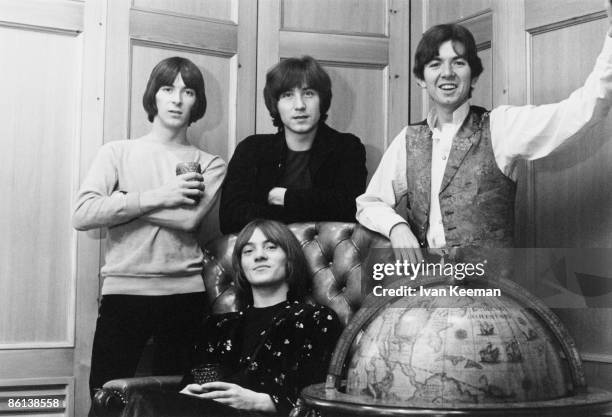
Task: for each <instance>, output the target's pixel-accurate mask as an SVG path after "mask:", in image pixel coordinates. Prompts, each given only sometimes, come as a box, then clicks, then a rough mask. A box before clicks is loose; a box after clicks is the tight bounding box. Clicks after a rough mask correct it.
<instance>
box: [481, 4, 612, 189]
mask: <svg viewBox="0 0 612 417" xmlns="http://www.w3.org/2000/svg"><path fill="white" fill-rule="evenodd" d="M610 1H611V0H606V1H605V6H606V10H607V13H608V22H609V26H608V31H607V36H606V37H605V41H604V46H603V49H602V51H601V53H600V54H599V56H598V58H597V60H596V62H595V65H594V67H593V71H592V72H591V74H590V75H589V76H588V77H587V79H586V81H585V83H584V85H583V86H582V87H580V88H578V89H577V90H575V91H574V92H573V93H572V94H571V95H570V96H569V97H568V98H566V99H565V100H563V101H561V102H559V103H552V104H545V105H539V106H534V105H527V106H499V107H497V108H495V109H493V110H492V111H491V142H492V145H493V152H494V154H495V160H496V161H497V165H498V166H499V168H500V169H501V170H502V172H504V174H506V175H507V176H509V177H511V178H514V176H515V175H514V174H515V173H514V172H513V170H514V162H515V161H516V160H517V159H527V160H535V159H538V158H542V157H545V156H546V155H548V154H550V153H551V152H552V151H553V150H555V149H556V148H557V147H559V146H560V145H561V144H562V143H563V142H565V141H566V140H567V139H569V138H570V137H572V136H573V135H575V134H576V133H577V132H578V131H579V130H581V129H582V128H584V127H585V126H590V125H592V124H594V123H596V122H598V121H600V120H601V119H603V118H604V117H605V116H606V114H607V113H608V110H609V108H610V104H611V103H612V5H611V4H610Z"/></svg>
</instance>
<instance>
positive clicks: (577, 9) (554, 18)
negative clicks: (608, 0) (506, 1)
mask: <svg viewBox="0 0 612 417" xmlns="http://www.w3.org/2000/svg"><path fill="white" fill-rule="evenodd" d="M603 6H604V2H602V1H601V0H563V3H562V4H559V3H552V2H551V1H550V0H526V1H525V27H526V28H527V30H532V29H534V28H538V27H542V26H548V25H553V24H558V23H559V22H563V21H566V20H574V19H577V18H579V17H580V16H585V15H588V14H591V13H598V12H602V11H603ZM603 15H604V16H605V13H603Z"/></svg>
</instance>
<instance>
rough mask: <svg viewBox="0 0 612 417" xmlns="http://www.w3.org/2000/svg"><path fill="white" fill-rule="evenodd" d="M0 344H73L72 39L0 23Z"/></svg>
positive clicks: (75, 96)
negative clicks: (0, 200)
mask: <svg viewBox="0 0 612 417" xmlns="http://www.w3.org/2000/svg"><path fill="white" fill-rule="evenodd" d="M0 50H2V53H3V61H4V62H5V63H12V65H2V66H0V77H1V78H2V79H3V80H5V85H4V94H5V95H6V97H11V99H10V100H1V101H0V138H2V143H3V149H4V150H5V151H4V152H2V153H0V178H1V180H0V192H1V193H2V195H4V196H5V198H6V199H5V203H4V204H2V205H0V234H1V235H2V236H3V239H2V242H1V243H0V277H2V279H1V280H0V305H2V306H3V313H2V314H1V315H0V347H1V348H8V347H22V346H49V345H57V346H70V345H72V344H73V339H74V335H73V331H74V302H75V299H74V298H75V285H76V283H75V276H74V266H73V263H74V257H75V253H74V251H75V245H74V237H75V233H74V231H73V230H72V226H71V219H70V213H71V205H72V192H73V189H72V184H73V182H74V181H76V178H75V176H76V173H75V170H76V166H77V165H76V162H75V161H76V155H77V154H76V152H75V151H76V149H77V146H78V126H79V122H80V82H79V80H80V77H81V74H80V65H81V62H80V59H81V56H80V44H79V41H78V39H77V38H75V37H73V36H66V35H64V34H62V33H57V32H47V33H45V32H42V31H38V30H35V31H34V30H21V29H15V28H7V27H4V28H2V27H0Z"/></svg>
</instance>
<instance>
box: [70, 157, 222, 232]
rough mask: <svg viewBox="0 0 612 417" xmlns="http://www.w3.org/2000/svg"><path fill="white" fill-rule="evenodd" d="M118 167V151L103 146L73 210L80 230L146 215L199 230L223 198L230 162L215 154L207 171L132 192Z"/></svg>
mask: <svg viewBox="0 0 612 417" xmlns="http://www.w3.org/2000/svg"><path fill="white" fill-rule="evenodd" d="M116 166H117V165H116V163H115V155H114V153H113V149H112V148H111V147H109V146H104V147H102V148H101V149H100V151H99V152H98V154H97V155H96V158H95V160H94V161H93V163H92V165H91V168H90V170H89V172H88V174H87V177H86V178H85V180H84V181H83V184H82V186H81V189H80V190H79V193H78V196H77V202H76V205H75V208H74V212H73V224H74V227H75V228H76V229H77V230H90V229H95V228H100V227H112V226H116V225H119V224H122V223H126V222H129V221H130V220H133V219H136V218H141V219H143V220H146V221H148V222H150V223H153V224H156V225H159V226H164V227H169V228H174V229H178V230H184V231H193V230H195V229H196V228H197V226H198V225H199V223H200V222H201V220H202V218H203V217H204V215H205V214H206V213H207V212H208V210H209V209H210V207H211V206H212V205H213V204H214V202H215V200H216V199H217V198H218V193H219V189H220V187H221V182H222V181H223V176H224V175H225V164H224V162H223V161H222V160H221V159H220V158H218V157H215V158H213V159H212V160H211V161H210V162H209V163H208V165H207V166H205V167H203V171H204V172H203V174H197V173H188V174H183V175H179V176H176V177H173V178H172V179H171V180H170V181H168V182H167V183H166V184H164V185H162V186H161V187H158V188H154V189H150V190H146V191H143V192H126V191H123V190H121V189H119V188H118V173H117V168H116Z"/></svg>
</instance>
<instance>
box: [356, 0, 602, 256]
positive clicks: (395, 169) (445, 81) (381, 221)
mask: <svg viewBox="0 0 612 417" xmlns="http://www.w3.org/2000/svg"><path fill="white" fill-rule="evenodd" d="M611 2H612V0H607V1H606V8H607V12H608V21H609V22H610V28H609V29H608V33H607V36H606V39H605V42H604V46H603V50H602V52H601V54H600V55H599V57H598V58H597V61H596V63H595V67H594V68H593V71H592V72H591V74H590V75H589V76H588V78H587V80H586V82H585V84H584V85H583V86H582V87H581V88H579V89H578V90H576V91H574V92H573V93H572V94H571V95H570V96H569V97H568V98H567V99H565V100H563V101H561V102H559V103H554V104H548V105H542V106H499V107H496V108H495V109H493V110H491V111H487V110H485V109H483V108H480V107H476V106H470V104H469V99H470V97H471V91H472V89H473V87H474V86H475V84H476V82H477V81H478V76H479V75H480V74H481V73H482V70H483V67H482V63H481V61H480V58H479V57H478V55H477V53H476V44H475V41H474V37H473V36H472V34H471V33H470V31H469V30H467V29H466V28H464V27H463V26H460V25H456V24H446V25H438V26H434V27H432V28H431V29H429V30H428V31H427V32H425V34H424V35H423V38H422V39H421V41H420V43H419V45H418V47H417V51H416V55H415V65H414V69H413V72H414V74H415V76H416V77H417V79H418V81H417V82H418V84H419V86H421V87H422V88H425V89H426V90H427V92H428V94H429V97H430V98H431V102H432V103H433V105H432V108H431V111H430V112H429V115H428V116H427V120H425V121H423V122H422V123H420V124H418V125H413V126H407V127H405V128H404V129H403V130H402V131H401V132H400V133H399V135H397V137H396V138H395V139H394V140H393V142H392V143H391V145H390V146H389V148H388V149H387V151H386V152H385V154H384V156H383V158H382V160H381V162H380V165H379V166H378V169H377V170H376V172H375V173H374V176H373V177H372V180H371V181H370V184H369V185H368V188H367V190H366V192H365V193H364V194H362V195H361V196H359V197H358V198H357V220H358V221H359V222H360V223H361V224H363V225H364V226H366V227H367V228H369V229H372V230H374V231H377V232H379V233H381V234H383V235H385V236H387V237H389V239H390V240H391V244H392V246H393V248H394V250H395V255H396V257H397V258H398V259H400V260H407V261H409V262H412V263H415V262H419V261H421V260H422V259H423V257H422V253H421V248H424V247H429V248H451V247H467V246H471V247H482V248H504V247H512V246H513V243H514V236H513V225H514V201H515V192H516V179H517V178H516V177H517V164H516V162H517V161H518V160H519V159H528V160H534V159H538V158H542V157H544V156H546V155H548V154H549V153H550V152H552V151H553V150H554V149H555V148H557V147H558V146H559V145H561V143H563V142H564V141H565V140H566V139H567V138H569V137H571V136H572V135H574V134H575V133H576V132H577V131H578V130H580V129H581V128H583V127H585V126H586V125H590V124H592V123H595V122H597V121H599V120H600V119H601V118H602V117H603V116H605V114H606V113H607V109H608V107H609V106H610V101H611V98H612V18H611V15H612V11H611V9H612V6H611V4H610V3H611ZM403 197H406V198H407V219H404V218H403V217H402V216H400V215H399V214H398V213H397V212H396V211H395V208H396V207H397V204H398V202H399V201H400V200H401V199H402V198H403Z"/></svg>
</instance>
